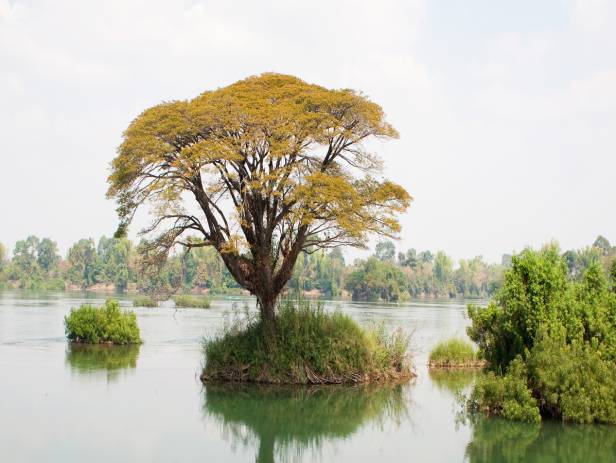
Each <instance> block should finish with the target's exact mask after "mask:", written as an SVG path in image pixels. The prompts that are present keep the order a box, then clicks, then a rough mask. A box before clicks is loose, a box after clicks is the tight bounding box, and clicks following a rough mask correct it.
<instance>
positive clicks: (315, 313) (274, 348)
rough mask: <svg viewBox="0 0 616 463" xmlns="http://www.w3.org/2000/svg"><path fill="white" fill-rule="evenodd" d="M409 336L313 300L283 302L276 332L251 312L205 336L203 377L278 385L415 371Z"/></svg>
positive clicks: (373, 377) (370, 378) (402, 374)
mask: <svg viewBox="0 0 616 463" xmlns="http://www.w3.org/2000/svg"><path fill="white" fill-rule="evenodd" d="M408 341H409V337H408V336H407V335H405V334H404V333H402V332H401V331H397V332H395V333H393V334H388V333H387V332H386V331H385V329H384V327H383V326H382V325H378V326H375V327H372V328H363V327H361V326H359V325H358V324H357V322H355V321H354V320H353V319H351V317H349V316H348V315H345V314H342V313H341V312H339V311H336V312H332V313H328V312H326V311H324V310H323V307H322V306H321V305H317V306H316V307H315V306H313V305H312V304H311V303H310V302H309V301H303V300H302V301H291V300H286V301H284V302H282V303H280V304H279V305H278V308H277V314H276V319H275V331H274V333H273V334H271V333H270V331H269V330H267V328H266V326H265V325H264V323H263V322H262V321H261V319H260V318H255V317H251V316H249V315H248V314H247V317H246V318H245V320H244V321H238V322H236V323H235V324H233V325H232V326H231V327H230V328H228V329H227V330H225V332H224V333H223V334H222V335H221V336H219V337H218V338H215V339H212V340H204V343H203V352H204V356H205V367H204V369H203V373H202V375H201V380H202V381H204V382H208V381H217V380H222V381H238V382H243V381H245V382H256V383H273V384H337V383H367V382H375V381H384V380H408V379H410V378H411V377H412V376H414V374H413V371H412V369H411V365H410V360H409V358H408V356H407V346H408Z"/></svg>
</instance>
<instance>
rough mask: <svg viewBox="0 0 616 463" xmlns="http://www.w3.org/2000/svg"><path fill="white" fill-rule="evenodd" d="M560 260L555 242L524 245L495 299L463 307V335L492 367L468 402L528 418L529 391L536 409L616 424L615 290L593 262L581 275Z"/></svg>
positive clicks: (485, 409) (482, 408) (567, 417)
mask: <svg viewBox="0 0 616 463" xmlns="http://www.w3.org/2000/svg"><path fill="white" fill-rule="evenodd" d="M564 265H565V261H564V259H563V258H562V257H561V256H560V255H559V253H558V250H557V248H555V247H554V246H552V247H548V248H545V249H543V250H542V251H539V252H536V251H532V250H528V249H527V250H525V251H524V252H522V253H521V254H520V255H519V256H516V257H514V258H513V260H512V267H511V269H510V270H509V271H508V272H507V274H506V275H505V282H504V285H503V288H502V289H501V291H500V293H499V294H498V295H497V297H496V298H495V300H494V301H493V302H491V303H490V304H489V305H488V307H486V308H477V307H469V316H470V318H471V321H472V325H471V327H470V328H469V330H468V333H469V336H470V337H471V339H473V340H474V341H475V342H476V343H477V344H478V345H479V347H480V351H481V352H482V353H483V355H484V356H485V358H486V359H487V360H488V361H489V364H490V368H491V369H492V370H493V371H494V372H495V373H496V374H491V375H489V376H487V377H486V379H485V380H483V381H480V382H478V384H477V388H476V390H475V392H474V393H473V396H472V397H471V400H470V404H471V407H470V408H471V409H474V410H479V411H482V412H484V413H487V414H496V415H501V416H503V417H505V418H515V419H528V420H531V418H533V414H532V413H530V412H529V409H528V404H529V403H530V402H529V401H528V397H527V395H528V394H531V392H529V391H532V398H533V400H535V401H536V403H537V407H538V410H539V411H540V413H541V415H542V416H545V417H554V418H560V419H563V420H566V421H574V422H578V423H591V422H598V423H612V424H616V296H615V295H614V294H613V293H611V292H610V291H609V285H608V283H607V280H606V276H605V273H604V270H603V269H602V268H601V266H600V265H599V264H598V263H593V264H591V265H589V267H588V269H587V270H586V272H585V273H584V275H583V278H582V281H581V282H572V281H568V280H567V278H566V274H565V270H564ZM514 358H515V359H516V360H513V359H514ZM499 375H500V376H499ZM507 387H509V389H507Z"/></svg>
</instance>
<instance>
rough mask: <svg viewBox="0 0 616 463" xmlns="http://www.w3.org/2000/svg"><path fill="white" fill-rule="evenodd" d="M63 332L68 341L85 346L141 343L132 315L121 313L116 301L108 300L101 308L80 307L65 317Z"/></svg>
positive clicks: (132, 313) (135, 318)
mask: <svg viewBox="0 0 616 463" xmlns="http://www.w3.org/2000/svg"><path fill="white" fill-rule="evenodd" d="M64 329H65V332H66V336H67V337H68V339H69V340H70V341H73V342H83V343H86V344H98V343H112V344H131V343H140V342H141V337H140V334H139V327H138V326H137V317H136V316H135V313H134V312H122V311H121V310H120V305H119V304H118V301H116V300H114V299H108V300H107V301H106V302H105V305H104V306H102V307H93V306H91V305H87V304H83V305H82V306H81V307H79V308H78V309H71V313H70V314H69V315H67V316H66V317H64Z"/></svg>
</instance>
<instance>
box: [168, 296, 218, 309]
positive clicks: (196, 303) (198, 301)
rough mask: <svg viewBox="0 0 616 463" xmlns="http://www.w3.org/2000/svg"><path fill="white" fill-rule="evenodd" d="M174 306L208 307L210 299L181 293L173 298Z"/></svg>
mask: <svg viewBox="0 0 616 463" xmlns="http://www.w3.org/2000/svg"><path fill="white" fill-rule="evenodd" d="M173 300H174V301H175V306H176V307H190V308H195V309H209V308H210V300H209V299H207V298H205V297H198V296H191V295H188V294H182V295H179V296H176V297H174V298H173Z"/></svg>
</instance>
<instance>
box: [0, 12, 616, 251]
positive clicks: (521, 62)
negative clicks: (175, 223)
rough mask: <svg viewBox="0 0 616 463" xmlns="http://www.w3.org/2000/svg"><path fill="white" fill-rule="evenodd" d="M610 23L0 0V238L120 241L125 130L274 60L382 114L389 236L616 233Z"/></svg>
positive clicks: (534, 238)
mask: <svg viewBox="0 0 616 463" xmlns="http://www.w3.org/2000/svg"><path fill="white" fill-rule="evenodd" d="M292 5H297V6H292ZM614 24H616V2H614V1H610V0H577V1H566V0H560V1H557V0H542V1H536V0H524V1H522V0H516V1H494V0H458V1H455V0H450V1H445V0H434V1H429V0H425V1H422V0H416V1H409V0H405V1H393V0H392V1H388V0H380V1H378V2H376V1H373V0H372V1H358V0H353V1H334V0H328V1H315V0H311V1H304V2H292V1H288V0H286V1H283V0H280V1H266V0H264V1H258V2H257V1H243V2H239V1H228V2H221V1H216V2H210V1H203V2H200V1H184V2H182V1H177V0H174V1H162V0H147V1H146V0H143V1H132V0H106V1H104V2H94V1H86V0H53V1H51V0H41V1H36V0H24V1H22V0H16V1H15V0H0V156H1V160H2V163H1V167H0V169H1V170H0V224H1V226H0V241H2V242H4V244H5V245H8V246H9V247H10V248H12V246H13V245H14V242H15V241H16V240H17V239H21V238H24V237H25V236H27V235H28V234H36V235H39V236H49V237H51V238H52V239H54V240H56V241H57V242H58V244H59V246H60V249H61V251H62V253H65V252H66V250H67V249H68V247H69V246H70V244H71V243H72V242H74V241H76V240H77V239H79V238H82V237H93V238H95V239H98V237H99V236H100V235H102V234H106V235H110V234H112V233H113V231H114V230H115V227H116V225H117V219H116V216H115V212H114V207H115V206H114V204H112V203H111V202H109V201H108V200H106V199H105V191H106V177H107V174H108V165H109V162H110V161H111V159H112V158H113V157H114V155H115V149H116V147H117V145H118V144H119V143H120V137H121V133H122V131H123V130H124V129H125V128H126V126H127V125H128V123H129V122H130V121H131V120H132V119H133V118H134V117H135V116H136V115H137V114H139V113H140V112H141V111H142V110H143V109H144V108H146V107H149V106H151V105H154V104H157V103H159V102H161V101H163V100H172V99H185V98H191V97H193V96H195V95H197V94H199V93H201V92H202V91H204V90H206V89H214V88H217V87H220V86H224V85H227V84H230V83H233V82H235V81H237V80H239V79H241V78H244V77H247V76H250V75H254V74H259V73H262V72H265V71H275V72H282V73H289V74H293V75H296V76H298V77H301V78H302V79H304V80H306V81H308V82H312V83H317V84H320V85H324V86H327V87H331V88H341V87H345V88H349V87H350V88H354V89H357V90H361V91H363V92H364V93H366V94H367V95H368V96H369V97H370V98H371V99H373V100H374V101H376V102H377V103H379V104H380V105H381V106H382V107H383V108H384V110H385V112H386V113H387V115H388V118H389V120H390V122H391V123H392V124H393V125H394V126H395V127H396V128H397V129H398V130H399V132H400V134H401V137H400V140H396V141H391V142H384V143H382V144H380V151H381V154H382V155H383V158H384V160H385V164H386V166H387V167H386V172H385V174H386V176H388V177H390V178H392V179H393V180H395V181H397V182H398V183H401V184H402V185H403V186H404V187H406V188H407V190H408V191H409V192H410V193H411V194H412V195H413V196H414V198H415V201H414V202H413V204H412V207H411V208H410V209H409V211H408V213H407V214H406V215H405V216H404V217H403V218H402V223H403V231H402V239H401V241H400V242H399V243H397V246H398V247H399V248H404V249H406V248H408V247H415V248H418V249H426V248H429V249H432V250H437V249H444V250H446V251H447V252H449V253H450V254H452V255H453V256H454V257H455V258H461V257H472V256H475V255H483V256H484V257H485V258H486V259H488V260H490V261H497V260H500V256H501V254H502V253H503V252H510V251H512V250H518V251H519V250H521V249H522V248H523V247H524V246H526V245H532V246H539V245H541V244H542V243H544V242H546V241H548V240H550V239H553V238H554V239H557V240H558V241H559V242H560V243H561V246H562V247H563V248H572V247H581V246H585V245H588V244H590V243H592V241H593V240H594V238H595V236H596V235H597V234H604V235H605V236H606V237H607V238H608V239H609V240H610V241H612V242H614V241H616V213H615V200H616V157H615V154H616V152H615V148H616V27H614ZM133 231H134V230H133ZM613 244H614V243H613Z"/></svg>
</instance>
